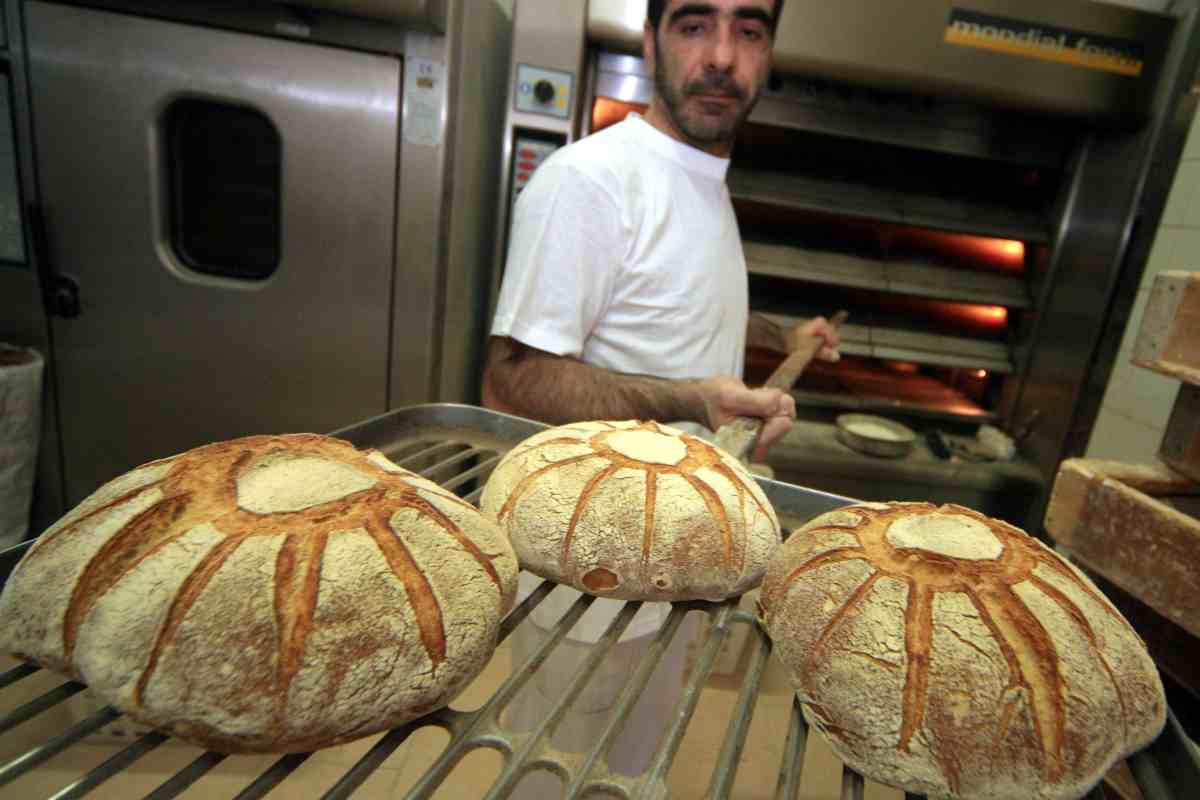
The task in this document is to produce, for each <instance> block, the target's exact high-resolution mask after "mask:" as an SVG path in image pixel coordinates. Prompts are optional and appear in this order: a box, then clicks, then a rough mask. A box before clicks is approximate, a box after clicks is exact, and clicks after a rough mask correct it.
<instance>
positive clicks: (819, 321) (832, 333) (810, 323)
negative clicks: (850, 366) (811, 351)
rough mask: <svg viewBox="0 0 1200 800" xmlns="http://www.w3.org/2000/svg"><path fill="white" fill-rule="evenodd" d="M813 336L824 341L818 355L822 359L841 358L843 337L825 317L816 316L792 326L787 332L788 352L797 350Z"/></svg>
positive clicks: (832, 359)
mask: <svg viewBox="0 0 1200 800" xmlns="http://www.w3.org/2000/svg"><path fill="white" fill-rule="evenodd" d="M811 338H819V339H821V340H823V341H824V344H823V345H821V349H820V350H818V351H817V356H816V357H817V358H819V359H820V360H821V361H840V360H841V358H842V354H841V353H839V352H838V347H839V346H840V345H841V343H842V337H841V335H840V334H839V333H838V332H837V329H836V328H834V327H833V326H832V325H830V324H829V320H827V319H825V318H824V317H814V318H813V319H809V320H805V321H804V322H798V323H796V324H795V325H794V326H792V329H791V330H789V331H788V332H787V334H786V339H787V349H788V352H789V353H791V352H793V351H795V350H797V349H798V348H799V347H800V345H802V344H804V342H806V341H807V340H809V339H811Z"/></svg>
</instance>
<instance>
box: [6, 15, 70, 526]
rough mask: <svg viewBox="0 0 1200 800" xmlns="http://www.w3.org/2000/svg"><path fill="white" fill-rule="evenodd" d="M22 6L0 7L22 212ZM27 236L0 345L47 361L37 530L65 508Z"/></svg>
mask: <svg viewBox="0 0 1200 800" xmlns="http://www.w3.org/2000/svg"><path fill="white" fill-rule="evenodd" d="M22 6H23V0H4V2H3V3H2V4H0V8H3V11H4V16H5V19H6V26H5V27H6V33H7V37H6V40H5V46H4V56H5V57H6V59H7V68H8V75H9V79H10V81H11V86H12V94H11V110H12V113H13V119H12V125H13V137H14V145H15V152H16V156H17V175H18V178H19V180H20V203H21V207H22V209H23V210H26V209H28V207H29V206H30V205H35V204H36V203H37V197H38V195H37V186H36V184H35V182H34V169H33V129H32V121H31V115H30V112H29V91H28V72H27V69H26V65H27V61H26V50H25V37H24V28H23V20H22ZM28 233H29V229H28V225H26V226H25V227H24V230H22V231H21V235H22V236H23V238H24V240H25V248H24V249H25V263H24V264H22V265H16V264H3V265H0V341H4V342H9V343H13V344H19V345H23V346H26V347H33V348H35V349H37V350H38V351H39V352H40V353H41V354H42V355H43V356H46V357H47V371H46V375H45V380H44V381H43V387H44V389H43V397H44V401H43V406H42V428H41V442H40V445H41V446H40V450H39V453H38V466H37V470H38V471H37V489H36V491H35V492H34V502H33V508H32V509H31V511H30V529H31V530H33V531H40V530H43V529H44V528H45V527H46V525H48V524H49V523H50V522H51V521H53V520H54V519H56V518H57V517H58V516H59V515H61V514H62V512H63V511H64V510H65V504H64V501H63V485H62V462H61V454H60V448H59V439H58V416H57V414H56V413H55V409H56V401H57V391H56V388H55V386H54V381H53V370H54V365H53V363H52V361H51V359H50V358H49V356H51V354H52V351H51V346H50V323H49V320H48V318H47V317H46V311H45V306H44V305H43V299H42V290H41V286H40V284H39V276H38V271H39V270H40V269H41V268H42V264H41V260H40V256H39V254H38V253H36V252H34V250H33V248H32V244H31V242H30V241H29V235H28Z"/></svg>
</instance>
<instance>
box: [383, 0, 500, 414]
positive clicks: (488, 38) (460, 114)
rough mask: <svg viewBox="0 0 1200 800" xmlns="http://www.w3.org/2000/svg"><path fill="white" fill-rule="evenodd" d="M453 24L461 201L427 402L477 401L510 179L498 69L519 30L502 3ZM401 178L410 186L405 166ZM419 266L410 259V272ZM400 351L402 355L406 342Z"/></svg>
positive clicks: (453, 210)
mask: <svg viewBox="0 0 1200 800" xmlns="http://www.w3.org/2000/svg"><path fill="white" fill-rule="evenodd" d="M450 21H451V25H452V26H453V27H452V30H453V31H456V32H457V35H455V36H452V37H450V40H449V45H448V47H447V63H448V64H449V65H450V73H451V74H452V75H457V76H460V79H459V80H454V81H451V82H450V84H449V90H450V97H449V105H448V107H447V114H448V120H447V129H448V130H447V133H448V136H449V137H450V139H451V141H453V143H454V149H453V153H452V157H451V159H450V160H449V161H448V164H449V165H451V166H452V167H453V169H449V170H447V171H446V172H444V173H443V180H444V181H448V183H447V184H446V191H447V193H448V196H450V197H452V198H454V202H453V203H452V204H451V206H450V209H449V224H448V225H447V226H446V227H445V231H446V232H445V235H444V236H443V237H442V241H443V242H444V247H445V248H446V267H445V268H444V269H443V270H442V275H443V276H444V278H443V282H444V285H443V286H441V287H439V288H440V291H441V297H442V298H443V299H442V301H441V302H440V303H439V304H438V305H439V307H440V308H441V309H442V310H443V313H442V318H441V327H440V328H439V329H438V330H437V331H436V333H437V336H438V339H439V340H440V342H441V348H440V352H439V353H438V355H437V357H436V358H435V361H434V363H435V367H436V375H435V378H434V382H433V386H434V388H435V393H434V394H432V395H431V396H430V397H428V398H423V399H427V400H446V401H453V402H476V401H477V400H478V399H479V393H480V382H481V380H482V374H481V372H482V371H481V369H480V364H482V363H483V358H482V346H483V342H484V340H485V339H486V336H487V329H488V327H489V326H490V325H491V316H490V315H489V313H488V310H489V304H490V302H491V288H492V272H491V271H492V269H493V262H494V257H495V250H494V248H495V242H496V231H497V230H498V228H497V219H496V217H497V206H496V198H495V196H494V195H493V190H494V188H495V187H496V186H497V185H499V184H500V182H501V175H502V174H507V170H505V169H503V168H502V165H501V162H500V161H499V160H497V158H496V145H497V143H498V141H499V140H500V139H501V138H503V136H502V135H503V130H504V128H503V125H504V118H505V105H504V100H505V77H506V72H505V70H504V69H503V68H502V67H499V66H498V65H504V64H507V63H508V61H509V52H510V50H511V47H512V25H511V22H510V20H509V18H508V16H507V15H506V14H505V13H504V11H503V9H501V8H500V5H499V3H498V2H483V3H480V2H473V1H472V2H458V3H454V4H453V7H452V10H451V17H450ZM446 173H448V174H446ZM400 180H401V184H402V186H404V185H407V184H406V179H405V178H404V175H403V167H402V172H401V179H400ZM402 191H403V190H402ZM422 195H423V189H422V187H420V186H419V185H417V186H416V187H415V191H414V192H413V193H411V194H404V195H402V196H403V197H406V198H408V199H409V200H411V201H414V202H415V201H418V199H419V198H421V197H422ZM414 266H416V265H415V264H414V263H412V260H411V259H410V261H409V267H410V268H411V267H414ZM401 327H402V326H401ZM394 347H395V350H396V352H402V348H401V347H400V343H399V342H397V343H396V344H395V345H394ZM403 363H404V362H403V361H400V362H399V364H400V365H403ZM404 373H405V370H404V368H403V366H400V367H399V369H398V370H397V372H394V373H393V381H392V384H393V385H392V392H391V396H390V402H389V407H391V408H398V407H400V406H405V405H411V404H412V402H414V401H411V400H406V399H404V397H405V392H403V391H402V387H401V386H399V385H397V379H398V378H399V379H400V380H403V375H404Z"/></svg>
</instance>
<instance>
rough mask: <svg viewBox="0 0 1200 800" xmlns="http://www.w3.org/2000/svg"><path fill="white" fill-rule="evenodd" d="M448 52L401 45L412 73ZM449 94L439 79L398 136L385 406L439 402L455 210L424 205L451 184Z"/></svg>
mask: <svg viewBox="0 0 1200 800" xmlns="http://www.w3.org/2000/svg"><path fill="white" fill-rule="evenodd" d="M448 50H449V43H448V40H447V37H445V36H438V35H431V34H424V33H409V34H408V35H407V36H406V37H405V42H404V56H405V63H404V68H405V70H412V69H413V67H414V63H415V59H420V60H422V61H424V62H426V63H429V64H433V65H441V68H442V70H445V69H446V67H447V66H448V63H449V53H448ZM434 68H435V69H436V68H437V67H436V66H435V67H434ZM413 79H414V76H413V75H412V74H410V73H408V72H406V73H405V84H406V88H408V87H410V86H411V81H412V80H413ZM435 80H436V78H435ZM448 91H449V88H448V86H447V82H446V80H445V78H444V77H443V78H442V79H440V80H437V82H436V85H435V89H434V91H432V92H427V97H426V98H424V99H423V100H422V101H421V102H422V103H425V104H428V106H427V108H425V109H424V110H423V112H422V116H423V117H424V118H423V119H413V118H412V117H411V116H407V117H405V119H404V121H403V125H402V128H401V130H400V131H399V138H400V139H401V140H402V142H403V144H402V146H401V148H400V164H399V173H398V181H399V185H398V186H397V196H398V197H399V198H400V202H399V203H398V204H396V206H395V213H396V231H395V237H396V239H395V248H396V250H395V259H396V261H395V264H396V267H395V268H396V274H395V276H394V279H393V281H392V284H391V286H390V291H391V299H392V305H393V312H392V319H391V329H390V337H391V349H392V355H391V359H390V364H389V366H390V370H389V372H388V390H389V396H388V407H396V406H406V405H412V404H414V403H425V402H429V401H430V400H433V399H434V388H433V387H434V381H435V380H436V379H437V371H438V366H439V362H438V355H439V353H438V351H439V347H440V341H441V337H440V335H439V331H440V328H441V324H442V316H441V313H440V309H439V304H440V303H441V302H442V300H443V298H444V294H443V292H444V291H445V287H444V286H443V285H442V282H443V278H442V277H441V269H440V268H439V265H440V264H441V263H442V260H443V259H444V258H445V253H446V250H447V241H446V236H445V231H446V226H447V225H448V224H449V212H450V209H449V208H448V207H447V206H446V205H445V204H444V203H440V202H428V200H422V199H421V198H422V196H423V195H424V196H425V197H427V198H428V197H430V192H429V188H430V187H440V186H443V181H444V180H445V179H446V173H447V168H448V164H447V159H448V156H449V152H450V150H449V147H448V144H447V141H446V135H445V134H446V125H447V123H448V119H447V103H448ZM404 102H405V103H406V106H405V108H404V110H405V111H409V110H410V107H411V106H410V105H408V104H411V103H412V102H413V99H412V98H410V97H409V96H408V92H405V98H404ZM428 127H432V128H433V130H434V131H435V132H434V133H433V134H431V135H430V136H428V137H426V136H424V135H422V134H423V132H424V130H425V129H426V128H428ZM434 139H436V142H435V141H433V140H434ZM431 233H432V234H433V235H430V234H431ZM456 399H466V398H456ZM358 418H359V417H342V419H358Z"/></svg>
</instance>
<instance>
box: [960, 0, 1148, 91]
mask: <svg viewBox="0 0 1200 800" xmlns="http://www.w3.org/2000/svg"><path fill="white" fill-rule="evenodd" d="M945 41H946V43H947V44H951V45H956V46H959V47H974V48H977V49H980V50H992V51H994V52H999V53H1008V54H1009V55H1014V56H1019V57H1022V58H1036V59H1039V60H1041V61H1053V62H1056V63H1059V64H1067V65H1070V66H1074V67H1082V68H1084V69H1094V70H1101V71H1103V72H1112V73H1115V74H1118V75H1127V76H1130V77H1138V76H1140V75H1141V74H1142V70H1143V68H1144V67H1145V61H1144V58H1143V47H1142V43H1141V42H1139V41H1136V40H1133V39H1119V38H1116V37H1112V36H1103V35H1100V34H1094V33H1087V32H1085V31H1077V30H1071V29H1069V28H1056V27H1054V26H1051V25H1041V24H1039V23H1031V22H1029V21H1026V20H1019V19H1010V18H1007V17H997V16H993V15H991V14H981V13H979V12H977V11H968V10H966V9H961V8H954V9H951V11H950V20H949V22H948V23H947V25H946V36H945Z"/></svg>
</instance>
